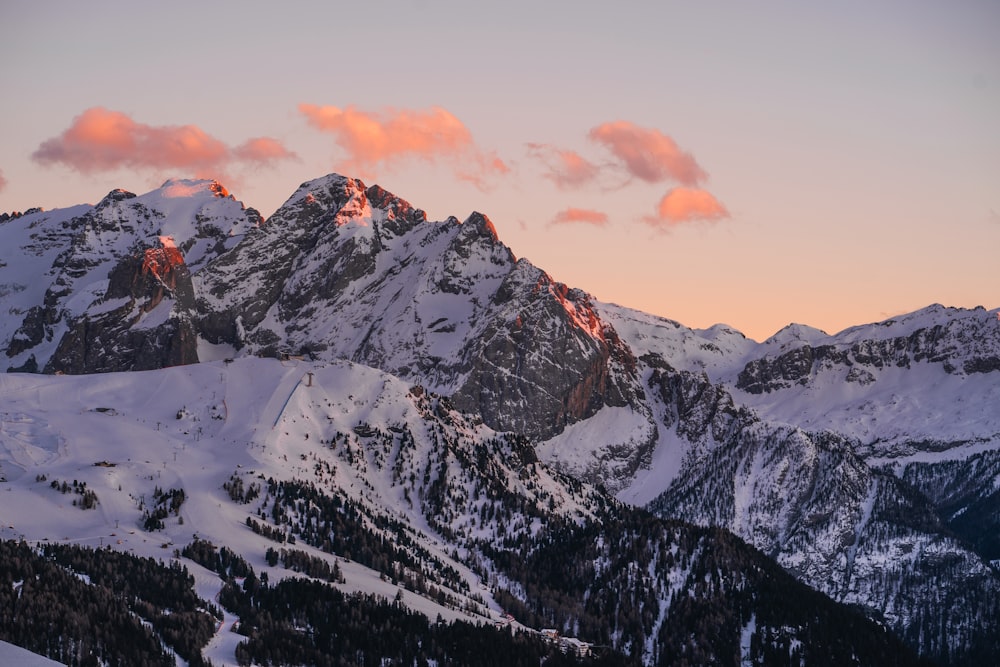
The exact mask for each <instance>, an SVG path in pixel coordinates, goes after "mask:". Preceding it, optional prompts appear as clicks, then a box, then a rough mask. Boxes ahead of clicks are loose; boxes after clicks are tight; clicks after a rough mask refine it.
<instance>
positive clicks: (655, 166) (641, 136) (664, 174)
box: [588, 120, 708, 186]
mask: <svg viewBox="0 0 1000 667" xmlns="http://www.w3.org/2000/svg"><path fill="white" fill-rule="evenodd" d="M588 136H589V138H590V139H591V140H593V141H595V142H597V143H599V144H601V145H602V146H604V147H605V148H606V149H608V150H609V151H610V152H611V153H612V155H614V156H615V157H616V158H618V160H620V161H621V163H622V165H623V166H624V168H625V170H626V171H627V172H628V173H629V175H631V176H633V177H635V178H638V179H640V180H643V181H646V182H647V183H662V182H664V181H676V182H677V183H680V184H682V185H686V186H695V185H698V184H699V183H701V182H702V181H704V180H705V179H706V178H708V174H707V173H705V170H704V169H702V168H701V165H699V164H698V161H697V160H695V159H694V156H693V155H691V153H689V152H686V151H683V150H681V148H680V147H679V146H678V145H677V142H676V141H674V140H673V139H672V138H671V137H669V136H667V135H666V134H663V133H662V132H660V131H659V130H655V129H649V128H644V127H639V126H638V125H635V124H634V123H630V122H629V121H625V120H618V121H614V122H611V123H603V124H601V125H598V126H597V127H595V128H593V129H591V130H590V133H589V134H588Z"/></svg>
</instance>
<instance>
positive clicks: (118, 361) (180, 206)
mask: <svg viewBox="0 0 1000 667" xmlns="http://www.w3.org/2000/svg"><path fill="white" fill-rule="evenodd" d="M260 222H261V220H260V215H259V214H258V213H257V212H256V211H255V210H254V209H248V208H245V207H244V206H243V205H242V204H241V203H240V202H238V201H236V200H234V199H233V198H232V197H231V196H230V195H229V194H228V192H227V191H226V190H225V188H223V187H222V186H221V185H220V184H218V183H217V182H215V181H191V180H170V181H167V182H166V183H164V185H163V186H162V187H160V188H158V189H156V190H154V191H152V192H149V193H147V194H145V195H141V196H136V195H135V194H133V193H130V192H126V191H124V190H114V191H112V192H110V193H109V194H108V195H107V196H106V197H104V198H103V199H102V200H101V201H100V202H99V203H98V204H97V205H96V206H80V207H74V208H72V209H65V210H57V211H50V212H44V211H38V212H35V213H32V214H31V215H28V216H22V217H21V218H19V219H17V221H16V222H14V223H13V224H10V223H8V225H6V226H5V228H4V233H5V240H6V241H7V245H6V246H5V248H6V251H7V254H6V256H5V257H4V258H3V260H0V273H3V274H4V276H5V277H3V278H0V282H7V283H8V284H10V285H11V286H13V287H14V289H11V290H7V291H3V292H0V301H5V302H6V304H5V305H6V310H7V312H8V313H10V314H11V315H12V316H14V317H12V318H10V319H9V320H7V321H5V322H4V323H3V326H2V327H0V328H2V329H3V332H2V333H0V337H3V338H7V340H9V343H8V344H7V345H6V349H5V352H6V355H7V357H8V358H9V359H10V365H9V368H11V369H12V370H28V371H36V372H37V371H45V372H64V373H87V372H102V371H114V370H138V369H148V368H159V367H162V366H169V365H176V364H183V363H192V362H195V361H198V354H197V341H198V336H197V333H196V330H195V329H194V327H193V319H192V317H191V316H192V315H193V313H194V306H195V294H194V287H193V283H192V275H193V274H194V273H196V272H198V271H201V270H203V269H204V268H205V267H206V266H207V265H208V264H209V263H211V261H212V260H214V259H216V258H217V257H219V256H220V255H221V254H224V253H225V252H226V251H227V250H229V249H231V248H232V247H233V246H235V245H236V243H237V242H238V240H239V239H240V238H241V237H242V236H243V235H244V234H245V233H246V232H247V231H248V230H250V229H253V228H254V227H256V226H258V225H259V224H260ZM27 276H30V277H31V280H30V281H28V280H25V277H27Z"/></svg>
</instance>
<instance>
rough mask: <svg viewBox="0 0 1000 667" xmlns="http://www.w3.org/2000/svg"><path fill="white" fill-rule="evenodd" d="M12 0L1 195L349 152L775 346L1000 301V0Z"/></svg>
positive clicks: (698, 320) (272, 182)
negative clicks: (776, 337) (805, 335)
mask: <svg viewBox="0 0 1000 667" xmlns="http://www.w3.org/2000/svg"><path fill="white" fill-rule="evenodd" d="M613 6H614V9H613V10H612V4H611V3H607V2H600V3H598V2H546V3H540V2H519V1H514V2H510V1H509V2H506V3H491V4H490V5H489V6H479V5H478V3H469V2H438V1H434V0H424V1H419V2H413V1H411V2H363V3H362V2H357V3H351V4H348V3H338V2H322V3H321V2H288V3H273V2H267V3H264V2H233V1H228V2H227V1H221V2H211V3H201V2H183V1H176V0H175V1H174V2H169V3H160V2H157V3H145V2H142V3H137V2H94V1H90V2H44V1H40V2H30V3H29V2H17V1H14V0H0V26H2V33H3V35H2V37H0V90H2V91H3V105H2V107H0V211H12V210H24V209H26V208H28V207H31V206H43V207H45V208H58V207H63V206H69V205H72V204H78V203H83V202H91V203H94V202H96V201H98V200H99V199H100V198H101V197H103V196H104V195H105V194H106V193H107V192H108V191H109V190H111V189H114V188H118V187H122V188H126V189H128V190H131V191H133V192H137V193H142V192H146V191H148V190H150V189H152V188H154V187H156V186H158V185H159V184H160V183H162V181H163V180H164V179H165V178H168V177H175V176H176V177H193V176H210V177H215V178H219V179H220V180H221V181H222V182H223V183H224V184H225V185H226V186H227V187H228V188H229V190H230V191H231V192H232V193H233V194H234V195H235V196H236V197H237V198H238V199H241V200H242V201H244V202H245V203H246V204H247V205H248V206H254V207H255V208H258V209H259V210H260V211H261V213H263V214H264V215H270V214H271V213H272V212H273V211H274V210H275V209H276V208H277V207H278V206H279V205H280V204H281V203H282V202H283V201H284V200H285V199H286V198H287V197H289V196H290V195H291V194H292V192H294V190H295V188H296V187H297V186H298V185H299V184H300V183H301V182H303V181H305V180H309V179H312V178H316V177H319V176H322V175H324V174H327V173H329V172H331V171H339V172H341V173H346V174H348V175H351V176H357V177H360V178H362V179H363V180H364V181H365V182H366V183H368V184H372V183H378V184H380V185H382V186H383V187H385V188H386V189H388V190H390V191H391V192H394V193H395V194H397V195H399V196H400V197H403V198H404V199H406V200H408V201H409V202H410V203H412V204H413V205H414V206H417V207H419V208H423V209H425V210H426V211H427V213H428V216H429V217H430V218H431V219H443V218H445V217H447V216H448V215H454V216H456V217H458V218H460V219H464V218H465V217H466V216H468V214H469V213H470V212H472V211H473V210H478V211H482V212H483V213H485V214H487V215H488V216H489V217H490V218H491V219H492V220H493V222H494V224H495V225H496V227H497V230H498V232H499V234H500V237H501V239H503V240H504V241H505V242H506V243H507V244H508V245H509V246H510V247H511V249H512V250H513V251H514V253H515V254H516V255H517V256H519V257H527V258H528V259H530V260H531V261H532V262H533V263H534V264H536V265H537V266H539V267H541V268H543V269H545V270H546V271H548V272H549V273H550V274H551V275H552V276H553V277H554V278H556V279H557V280H560V281H562V282H565V283H567V284H569V285H571V286H574V287H580V288H583V289H585V290H587V291H588V292H590V293H592V294H593V295H595V296H596V297H597V298H598V299H600V300H603V301H612V302H616V303H620V304H623V305H626V306H631V307H635V308H639V309H642V310H645V311H648V312H652V313H656V314H658V315H663V316H666V317H670V318H672V319H675V320H678V321H680V322H682V323H684V324H686V325H688V326H693V327H707V326H710V325H712V324H714V323H717V322H724V323H727V324H730V325H732V326H734V327H736V328H738V329H740V330H741V331H743V332H744V333H746V334H747V335H748V336H750V337H751V338H755V339H757V340H762V339H764V338H766V337H767V336H769V335H771V334H772V333H774V332H775V331H777V330H778V329H780V328H781V327H783V326H784V325H786V324H788V323H790V322H799V323H804V324H809V325H812V326H815V327H818V328H821V329H823V330H825V331H827V332H829V333H834V332H836V331H839V330H841V329H843V328H846V327H848V326H851V325H854V324H861V323H866V322H872V321H876V320H881V319H885V318H887V317H891V316H893V315H896V314H900V313H903V312H908V311H911V310H915V309H917V308H921V307H923V306H926V305H928V304H930V303H935V302H938V303H943V304H945V305H950V306H965V307H973V306H976V305H983V306H986V307H987V308H995V307H997V306H1000V296H998V294H1000V289H998V288H1000V3H997V2H995V1H994V0H979V1H976V0H969V1H964V0H960V1H957V2H940V1H933V2H932V1H925V0H906V1H897V2H853V1H848V2H839V3H804V2H793V1H787V2H754V3H743V2H740V3H737V2H731V3H729V2H711V1H708V2H691V1H688V2H684V3H676V2H637V3H630V2H618V3H614V5H613Z"/></svg>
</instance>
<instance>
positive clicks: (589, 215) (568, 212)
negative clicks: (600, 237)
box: [550, 206, 608, 227]
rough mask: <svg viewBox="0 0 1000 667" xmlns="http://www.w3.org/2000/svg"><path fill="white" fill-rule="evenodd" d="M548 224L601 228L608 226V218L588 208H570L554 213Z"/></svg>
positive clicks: (604, 214)
mask: <svg viewBox="0 0 1000 667" xmlns="http://www.w3.org/2000/svg"><path fill="white" fill-rule="evenodd" d="M550 224H553V225H568V224H587V225H594V226H597V227H603V226H605V225H607V224H608V216H607V214H606V213H602V212H601V211H595V210H593V209H588V208H574V207H572V206H571V207H569V208H566V209H563V210H562V211H559V212H558V213H556V215H555V217H554V218H552V221H551V223H550Z"/></svg>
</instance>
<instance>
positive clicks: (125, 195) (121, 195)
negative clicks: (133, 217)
mask: <svg viewBox="0 0 1000 667" xmlns="http://www.w3.org/2000/svg"><path fill="white" fill-rule="evenodd" d="M135 197H136V194H135V193H134V192H129V191H128V190H123V189H122V188H115V189H114V190H112V191H111V192H109V193H108V194H106V195H104V198H103V199H102V200H101V201H99V202H98V203H97V206H95V207H94V208H95V209H96V210H98V211H101V210H104V209H105V208H107V207H109V206H112V205H114V204H117V203H118V202H121V201H125V200H126V199H135Z"/></svg>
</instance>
